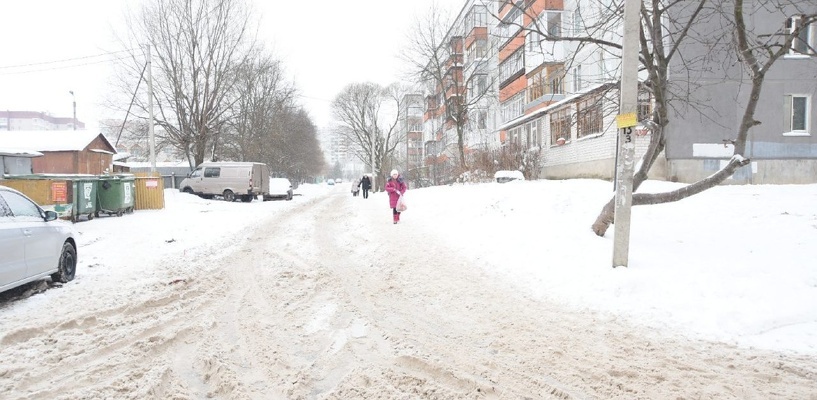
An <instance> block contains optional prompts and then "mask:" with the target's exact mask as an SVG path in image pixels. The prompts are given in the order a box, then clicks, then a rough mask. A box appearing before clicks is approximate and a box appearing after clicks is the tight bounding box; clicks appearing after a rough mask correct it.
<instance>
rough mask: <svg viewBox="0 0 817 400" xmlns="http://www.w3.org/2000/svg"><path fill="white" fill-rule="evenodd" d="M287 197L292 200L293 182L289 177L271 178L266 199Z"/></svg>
mask: <svg viewBox="0 0 817 400" xmlns="http://www.w3.org/2000/svg"><path fill="white" fill-rule="evenodd" d="M272 199H286V200H292V182H290V181H289V179H287V178H270V180H269V194H267V195H266V196H264V200H272Z"/></svg>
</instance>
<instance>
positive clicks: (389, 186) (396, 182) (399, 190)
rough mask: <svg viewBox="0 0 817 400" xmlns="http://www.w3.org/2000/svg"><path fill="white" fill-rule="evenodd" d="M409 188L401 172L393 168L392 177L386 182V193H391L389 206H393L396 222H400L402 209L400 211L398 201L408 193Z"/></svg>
mask: <svg viewBox="0 0 817 400" xmlns="http://www.w3.org/2000/svg"><path fill="white" fill-rule="evenodd" d="M406 190H408V185H406V182H405V180H403V177H402V176H400V173H399V172H398V171H397V170H396V169H393V170H391V177H390V178H389V180H388V181H387V182H386V193H388V194H389V207H391V211H392V216H393V218H394V223H395V224H396V223H398V222H400V211H398V202H399V201H400V200H401V199H400V198H401V197H402V196H403V195H404V194H405V193H406Z"/></svg>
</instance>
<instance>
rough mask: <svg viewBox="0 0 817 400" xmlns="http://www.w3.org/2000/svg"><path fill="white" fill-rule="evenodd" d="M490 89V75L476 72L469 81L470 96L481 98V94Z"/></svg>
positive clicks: (470, 97)
mask: <svg viewBox="0 0 817 400" xmlns="http://www.w3.org/2000/svg"><path fill="white" fill-rule="evenodd" d="M487 91H488V76H487V75H485V74H476V75H473V76H471V79H470V80H469V81H468V98H469V99H479V98H480V96H483V95H485V93H486V92H487Z"/></svg>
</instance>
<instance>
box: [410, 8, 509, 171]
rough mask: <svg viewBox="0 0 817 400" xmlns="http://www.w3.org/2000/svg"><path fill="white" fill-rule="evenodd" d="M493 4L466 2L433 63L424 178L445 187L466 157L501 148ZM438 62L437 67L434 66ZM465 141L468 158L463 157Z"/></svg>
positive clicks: (425, 133) (426, 110)
mask: <svg viewBox="0 0 817 400" xmlns="http://www.w3.org/2000/svg"><path fill="white" fill-rule="evenodd" d="M493 5H494V4H493V2H487V3H486V2H483V1H480V0H467V1H466V2H465V6H464V7H463V8H462V10H461V11H460V13H459V14H458V16H457V18H456V19H455V22H454V23H453V25H452V26H451V27H450V29H449V30H448V32H447V34H446V35H445V38H443V39H442V44H443V45H442V46H440V48H439V49H437V51H436V54H435V56H436V57H438V60H430V61H429V67H428V69H429V70H430V71H431V73H430V74H429V75H436V77H431V78H430V79H427V80H426V87H425V89H426V91H427V95H426V108H425V115H424V149H423V154H424V157H425V159H424V161H425V164H426V168H425V174H426V175H425V177H427V178H430V179H431V180H432V181H434V182H435V183H444V182H447V181H450V180H452V179H453V178H454V177H455V175H457V172H462V171H458V166H459V165H460V164H461V157H463V156H464V157H466V158H467V157H469V154H470V153H471V151H472V150H474V149H480V148H489V147H491V146H496V145H498V144H499V138H498V137H497V136H496V132H495V130H494V129H493V127H494V125H495V118H494V115H493V112H494V110H495V108H496V97H495V95H494V93H495V91H496V83H495V74H494V73H493V71H494V70H495V69H496V57H495V52H496V46H495V40H493V38H492V37H491V36H490V30H491V28H490V27H489V18H490V15H492V14H493V13H494V12H495V11H494V10H493V8H492V6H493ZM435 61H436V63H435ZM460 142H462V147H463V151H462V153H463V154H460Z"/></svg>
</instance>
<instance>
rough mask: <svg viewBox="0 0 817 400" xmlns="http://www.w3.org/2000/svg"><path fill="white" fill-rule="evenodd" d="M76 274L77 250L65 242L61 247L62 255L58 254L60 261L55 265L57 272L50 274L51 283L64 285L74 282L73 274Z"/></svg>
mask: <svg viewBox="0 0 817 400" xmlns="http://www.w3.org/2000/svg"><path fill="white" fill-rule="evenodd" d="M76 272H77V250H76V249H74V246H73V245H71V243H68V242H65V243H63V245H62V254H60V261H59V264H58V265H57V272H56V273H53V274H51V280H52V281H53V282H62V283H66V282H69V281H72V280H74V274H76Z"/></svg>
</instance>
